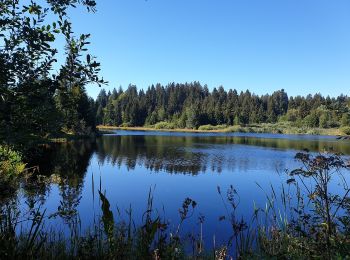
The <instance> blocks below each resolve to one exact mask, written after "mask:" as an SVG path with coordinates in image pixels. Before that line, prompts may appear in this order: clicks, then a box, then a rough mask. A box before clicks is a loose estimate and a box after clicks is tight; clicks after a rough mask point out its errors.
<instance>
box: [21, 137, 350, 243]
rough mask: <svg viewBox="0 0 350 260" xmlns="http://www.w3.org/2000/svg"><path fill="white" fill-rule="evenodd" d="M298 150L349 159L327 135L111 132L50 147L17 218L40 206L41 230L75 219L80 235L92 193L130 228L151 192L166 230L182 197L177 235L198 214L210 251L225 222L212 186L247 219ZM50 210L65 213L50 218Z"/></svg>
mask: <svg viewBox="0 0 350 260" xmlns="http://www.w3.org/2000/svg"><path fill="white" fill-rule="evenodd" d="M303 149H308V150H310V151H311V152H323V151H325V150H327V151H335V152H341V153H343V154H345V155H350V142H349V141H345V140H337V139H336V137H332V136H306V135H281V134H241V133H232V134H226V133H174V132H157V131H154V132H144V131H122V130H120V131H119V130H118V131H115V132H113V133H109V134H105V135H103V136H101V137H98V138H97V139H96V140H93V141H91V140H84V141H75V142H69V143H65V144H55V145H51V146H50V147H49V148H48V149H47V152H46V154H45V157H44V158H41V160H40V161H38V162H36V163H37V164H38V165H40V174H41V175H43V176H46V181H45V182H43V183H41V184H40V185H30V184H24V185H22V186H21V188H20V190H19V191H18V203H19V205H20V207H21V208H22V210H23V211H25V210H26V209H27V208H28V207H30V206H31V205H33V204H35V205H41V207H42V209H46V216H51V217H50V218H48V224H46V225H47V227H48V228H54V229H58V230H62V231H63V232H66V233H69V228H68V226H69V223H70V221H71V219H72V217H78V218H79V220H80V222H81V226H82V229H84V228H87V227H88V226H89V225H91V224H92V223H93V220H94V218H95V217H96V216H98V215H101V210H100V208H101V205H100V204H101V202H100V200H99V196H98V190H101V191H102V193H104V194H105V196H106V198H107V199H108V200H109V203H110V205H111V210H112V211H113V214H114V217H115V218H116V219H118V220H120V219H123V218H126V217H127V216H126V215H127V214H126V210H127V209H128V208H129V207H130V205H131V208H132V211H133V218H134V221H135V224H136V225H137V224H139V223H141V219H142V216H143V213H144V211H145V210H146V204H147V197H148V194H149V191H150V189H152V194H153V197H154V208H155V209H157V210H158V212H159V214H161V215H162V216H165V218H166V219H168V220H169V223H170V226H171V227H173V228H176V226H177V224H178V223H179V212H178V210H179V208H181V206H182V202H183V201H184V199H185V198H187V197H189V198H191V199H193V200H195V201H196V202H197V206H196V208H195V211H194V213H193V216H192V217H191V219H189V220H188V221H186V222H185V225H184V233H188V232H192V231H193V232H198V229H199V225H198V222H199V221H198V217H199V216H202V215H203V216H205V220H204V225H203V234H204V240H205V241H206V244H207V245H211V243H212V241H213V236H214V235H215V237H216V241H217V242H218V243H219V242H220V241H224V240H225V239H227V237H228V236H229V235H230V234H231V233H232V232H231V230H230V226H229V224H228V223H227V222H225V221H219V217H220V216H222V215H224V214H225V213H226V210H225V206H224V203H223V201H222V199H221V197H220V196H219V194H218V187H220V190H221V191H222V193H223V195H224V196H225V194H226V190H227V189H228V188H229V186H230V185H233V187H234V188H235V189H236V190H237V193H238V195H237V196H238V198H237V201H238V203H239V205H238V209H237V212H238V214H239V216H242V217H244V218H245V219H248V220H249V219H250V218H251V216H252V212H253V208H254V205H256V206H258V207H262V208H263V207H264V206H265V203H266V197H265V192H267V193H270V192H271V185H272V186H273V187H274V189H275V191H276V192H277V193H279V192H280V191H281V185H282V183H283V184H285V183H286V180H287V178H288V177H287V175H286V173H285V172H286V171H287V170H292V169H294V168H296V167H300V164H299V163H297V162H296V161H295V160H294V156H295V154H296V153H297V152H298V151H302V150H303ZM332 189H337V187H336V186H334V187H332ZM118 210H119V212H120V214H117V212H118ZM57 211H60V212H65V213H64V214H63V213H62V214H59V215H57V214H56V215H52V214H54V213H56V212H57Z"/></svg>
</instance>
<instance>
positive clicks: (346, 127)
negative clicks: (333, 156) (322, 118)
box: [340, 126, 350, 135]
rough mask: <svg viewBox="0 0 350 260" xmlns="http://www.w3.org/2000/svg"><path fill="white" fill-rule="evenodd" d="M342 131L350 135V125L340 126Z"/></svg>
mask: <svg viewBox="0 0 350 260" xmlns="http://www.w3.org/2000/svg"><path fill="white" fill-rule="evenodd" d="M340 131H341V132H342V133H343V134H345V135H350V126H344V127H342V128H340Z"/></svg>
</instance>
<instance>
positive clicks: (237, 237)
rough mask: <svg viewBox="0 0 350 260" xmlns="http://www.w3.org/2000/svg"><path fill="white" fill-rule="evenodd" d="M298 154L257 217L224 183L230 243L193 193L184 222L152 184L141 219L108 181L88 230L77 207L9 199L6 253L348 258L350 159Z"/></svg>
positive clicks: (2, 243)
mask: <svg viewBox="0 0 350 260" xmlns="http://www.w3.org/2000/svg"><path fill="white" fill-rule="evenodd" d="M295 158H296V160H298V161H299V162H300V164H301V165H302V167H300V168H297V169H295V170H292V171H290V172H288V173H287V174H288V176H289V178H288V180H287V183H286V184H282V186H281V189H282V194H281V197H279V196H277V195H276V192H275V190H276V189H277V187H272V186H271V190H270V191H264V190H261V192H262V193H264V194H265V196H266V206H265V207H264V208H258V207H256V206H254V210H253V215H252V218H251V219H250V220H245V219H243V218H241V217H240V216H239V215H238V213H237V212H238V209H239V206H240V205H239V204H240V197H239V189H238V190H236V188H235V187H233V186H232V185H231V186H230V187H229V188H228V190H227V191H226V192H225V191H223V190H221V188H220V187H217V193H218V200H221V201H222V206H223V211H222V212H221V213H219V212H218V221H221V222H225V223H227V224H228V225H229V227H230V228H231V236H230V237H229V238H228V240H227V241H225V242H223V243H216V242H215V239H214V240H213V244H212V245H208V244H205V243H204V240H203V239H204V238H203V234H202V230H203V228H205V225H206V222H205V216H203V215H200V216H199V218H198V219H193V217H192V216H193V213H194V212H195V211H196V210H197V208H198V207H200V205H197V203H196V202H195V201H194V200H192V199H191V198H186V199H185V200H184V202H183V203H182V206H180V208H179V222H178V223H171V222H169V220H168V219H167V218H166V217H165V213H164V215H163V214H161V213H160V212H162V211H158V210H157V209H155V208H154V206H153V193H152V190H150V193H149V196H148V200H147V202H146V208H145V211H144V214H143V217H142V222H141V224H140V225H137V226H136V225H134V224H133V223H134V219H133V213H132V212H133V211H132V208H129V209H128V210H126V213H122V211H120V210H119V209H118V210H116V211H115V210H114V209H113V208H112V207H111V205H110V203H109V201H108V198H107V197H106V194H105V193H103V192H102V191H101V184H100V190H98V196H99V201H100V203H99V205H100V212H101V215H98V216H96V217H95V221H94V224H93V225H92V226H90V227H89V228H88V229H87V230H81V228H80V221H79V216H78V215H77V213H76V211H74V210H73V211H72V210H71V208H70V207H68V208H61V209H60V211H59V212H57V213H54V214H53V215H51V216H47V215H46V214H45V209H42V208H40V207H35V201H32V204H31V205H32V206H31V207H30V208H29V212H21V211H20V209H19V207H18V206H17V204H16V201H12V203H9V202H8V203H7V204H6V205H4V206H2V207H1V208H0V214H1V218H0V254H1V255H2V256H4V257H7V258H11V259H19V258H20V259H73V258H74V259H76V258H78V259H90V258H91V257H94V258H98V259H111V258H112V259H140V258H142V259H230V258H231V257H232V258H234V259H261V258H268V259H270V258H273V259H275V258H278V259H320V258H322V259H346V258H348V257H349V256H350V255H349V252H350V242H349V241H350V233H349V225H350V221H349V213H350V212H349V210H350V200H349V196H348V194H349V191H350V189H349V187H348V186H347V183H346V181H345V178H344V177H345V174H348V173H349V172H348V170H349V169H350V163H349V162H348V161H346V160H344V159H343V158H342V157H341V156H338V155H336V154H319V155H315V156H312V155H311V154H309V153H307V152H305V153H298V154H296V156H295ZM310 181H311V182H310ZM339 181H340V182H339ZM332 182H335V183H339V184H338V185H339V186H338V187H339V189H338V190H337V192H336V193H332V192H330V184H331V183H332ZM258 187H259V185H258ZM92 192H93V194H94V191H92ZM67 206H68V205H67ZM115 214H116V215H117V218H115V216H114V215H115ZM48 217H49V219H50V218H56V217H61V218H63V219H64V220H65V223H66V225H67V226H69V230H70V232H69V234H68V236H65V235H64V234H63V233H61V232H60V231H57V230H55V229H51V228H50V226H49V225H47V224H48V223H46V221H49V219H48ZM116 219H118V221H116ZM185 222H190V223H192V225H193V226H194V227H195V228H194V230H195V232H192V233H184V232H182V228H183V225H184V223H185Z"/></svg>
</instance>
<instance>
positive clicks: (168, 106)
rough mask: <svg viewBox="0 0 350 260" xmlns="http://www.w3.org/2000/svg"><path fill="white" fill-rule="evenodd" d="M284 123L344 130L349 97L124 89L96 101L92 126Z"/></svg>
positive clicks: (349, 119)
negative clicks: (95, 124) (94, 120)
mask: <svg viewBox="0 0 350 260" xmlns="http://www.w3.org/2000/svg"><path fill="white" fill-rule="evenodd" d="M279 121H290V122H293V123H294V124H295V125H296V126H299V127H302V126H305V127H320V128H331V127H340V126H350V98H349V97H347V96H345V95H340V96H338V97H329V96H327V97H324V96H322V95H321V94H315V95H308V96H306V97H304V96H296V97H292V96H288V94H287V93H286V92H285V91H284V90H283V89H281V90H278V91H275V92H273V93H272V94H266V95H261V96H259V95H256V94H254V93H251V92H250V91H249V90H247V91H245V92H243V91H242V92H238V91H237V90H235V89H230V90H225V89H224V88H223V87H222V86H220V87H218V88H214V89H213V90H212V91H210V90H209V89H208V87H207V86H206V85H204V86H202V85H201V84H200V83H199V82H192V83H184V84H176V83H170V84H168V85H165V86H163V85H161V84H156V85H152V86H150V87H148V89H147V90H143V89H140V90H138V89H137V87H136V86H134V85H129V87H128V88H127V89H126V90H125V91H124V90H123V89H122V88H119V89H118V90H116V89H113V91H112V92H110V91H108V93H107V92H106V91H105V90H104V89H102V90H101V91H100V93H99V95H98V97H97V99H96V123H97V124H102V125H109V126H152V125H156V124H164V125H165V127H168V128H198V127H199V126H203V125H209V124H210V125H247V124H259V123H276V122H279Z"/></svg>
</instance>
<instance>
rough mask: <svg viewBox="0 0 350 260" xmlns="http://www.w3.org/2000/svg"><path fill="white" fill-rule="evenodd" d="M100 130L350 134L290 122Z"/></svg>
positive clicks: (99, 128)
mask: <svg viewBox="0 0 350 260" xmlns="http://www.w3.org/2000/svg"><path fill="white" fill-rule="evenodd" d="M96 127H97V129H98V130H100V131H101V133H103V131H108V130H128V131H169V132H185V133H186V132H187V133H272V134H308V135H331V136H346V135H349V134H350V133H349V132H348V130H347V128H310V127H296V126H293V125H292V124H291V123H289V122H284V123H274V124H271V123H262V124H252V125H247V126H241V125H233V126H227V125H218V126H213V125H202V126H199V127H198V128H197V129H190V128H175V127H174V125H172V124H168V123H166V122H162V123H158V124H156V125H151V126H142V127H137V126H131V127H127V126H108V125H98V126H96Z"/></svg>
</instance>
